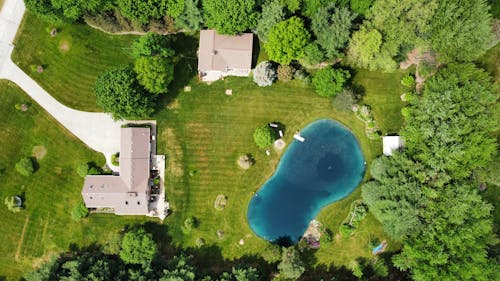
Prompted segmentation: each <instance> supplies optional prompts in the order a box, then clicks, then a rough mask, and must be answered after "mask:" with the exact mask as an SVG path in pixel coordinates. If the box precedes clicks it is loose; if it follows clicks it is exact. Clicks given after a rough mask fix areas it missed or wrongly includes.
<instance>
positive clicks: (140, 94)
mask: <svg viewBox="0 0 500 281" xmlns="http://www.w3.org/2000/svg"><path fill="white" fill-rule="evenodd" d="M94 92H95V94H96V97H97V104H99V105H100V106H101V107H102V108H103V109H104V111H105V112H110V113H111V114H112V115H113V118H115V119H122V118H142V117H146V116H149V115H150V114H151V113H153V111H154V104H153V100H154V98H153V96H152V95H151V94H149V93H147V92H146V91H145V90H144V88H143V87H142V86H141V85H140V84H139V82H138V81H137V79H136V77H135V73H134V72H133V70H132V69H130V68H129V67H114V68H111V69H109V70H107V71H105V72H104V73H103V74H101V75H99V76H98V77H97V81H96V83H95V86H94Z"/></svg>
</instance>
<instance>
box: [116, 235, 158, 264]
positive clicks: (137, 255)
mask: <svg viewBox="0 0 500 281" xmlns="http://www.w3.org/2000/svg"><path fill="white" fill-rule="evenodd" d="M157 252H158V249H157V248H156V244H155V242H154V240H153V236H152V235H151V234H150V233H147V232H146V231H145V230H144V228H138V229H136V230H132V231H130V232H127V233H126V234H125V235H124V236H123V240H122V250H121V251H120V258H121V259H122V260H123V261H124V262H125V263H129V264H149V263H151V261H152V260H153V258H154V257H155V256H156V254H157Z"/></svg>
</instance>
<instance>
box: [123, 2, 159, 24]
mask: <svg viewBox="0 0 500 281" xmlns="http://www.w3.org/2000/svg"><path fill="white" fill-rule="evenodd" d="M115 1H116V4H117V5H118V9H119V10H120V12H121V14H122V15H123V16H124V17H126V18H128V19H129V20H132V21H134V22H137V23H140V24H142V25H145V24H147V23H149V21H150V20H151V19H159V18H161V17H163V16H164V15H166V14H167V5H168V4H167V3H168V1H167V0H147V1H144V0H115Z"/></svg>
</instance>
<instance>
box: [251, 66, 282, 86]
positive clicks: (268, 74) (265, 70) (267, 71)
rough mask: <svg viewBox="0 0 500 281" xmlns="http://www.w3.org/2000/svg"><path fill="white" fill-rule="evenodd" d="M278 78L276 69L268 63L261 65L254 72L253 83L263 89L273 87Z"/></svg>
mask: <svg viewBox="0 0 500 281" xmlns="http://www.w3.org/2000/svg"><path fill="white" fill-rule="evenodd" d="M276 77H277V75H276V68H275V67H274V66H273V65H272V64H271V63H270V62H268V61H263V62H261V63H259V64H258V65H257V66H256V67H255V69H254V70H253V81H254V82H255V83H257V85H259V86H261V87H265V86H271V85H272V84H273V82H274V81H275V80H276Z"/></svg>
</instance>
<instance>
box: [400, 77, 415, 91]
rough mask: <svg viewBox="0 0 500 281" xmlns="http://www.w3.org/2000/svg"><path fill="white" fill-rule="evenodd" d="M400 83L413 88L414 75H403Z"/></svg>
mask: <svg viewBox="0 0 500 281" xmlns="http://www.w3.org/2000/svg"><path fill="white" fill-rule="evenodd" d="M401 85H403V86H405V87H408V88H413V87H414V86H415V77H413V76H412V75H410V74H408V75H405V76H403V77H402V78H401Z"/></svg>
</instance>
